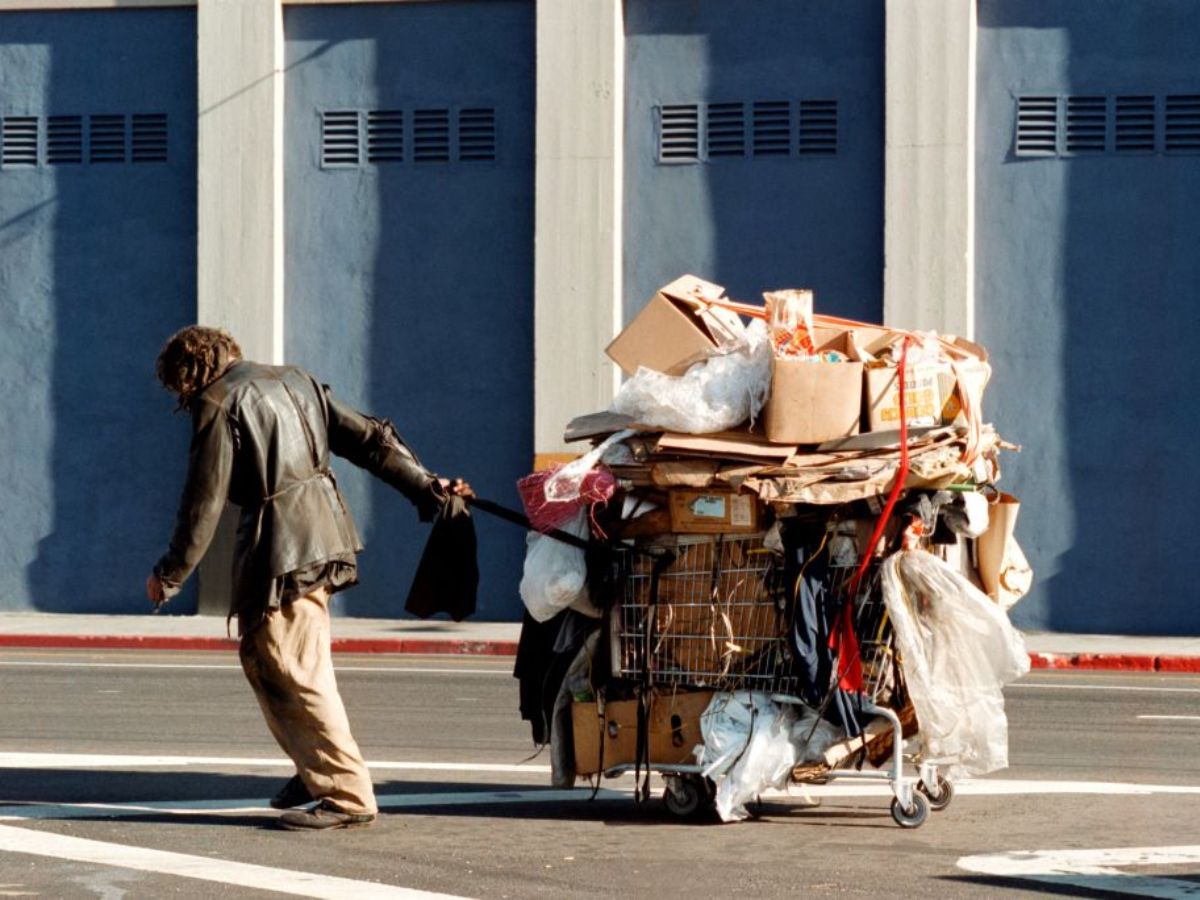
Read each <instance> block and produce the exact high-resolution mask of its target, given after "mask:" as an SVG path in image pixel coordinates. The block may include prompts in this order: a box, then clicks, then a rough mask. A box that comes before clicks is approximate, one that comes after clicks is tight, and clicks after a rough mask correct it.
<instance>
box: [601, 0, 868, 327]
mask: <svg viewBox="0 0 1200 900" xmlns="http://www.w3.org/2000/svg"><path fill="white" fill-rule="evenodd" d="M883 7H884V4H882V3H879V2H877V0H851V2H842V3H838V4H836V5H830V4H829V3H824V2H816V0H759V2H756V3H753V4H750V5H749V6H748V5H747V4H739V3H733V2H728V0H629V2H627V3H626V4H625V10H626V26H625V30H626V57H625V58H626V113H625V129H626V160H625V173H626V174H625V185H626V189H625V214H626V222H625V268H624V278H625V282H624V284H625V297H626V304H627V309H626V314H627V316H628V315H630V314H632V313H633V312H635V311H636V310H637V309H638V308H640V307H641V305H642V304H643V303H645V301H646V299H647V298H648V297H649V296H650V295H651V294H652V293H653V291H654V289H655V288H657V287H658V286H660V285H662V284H665V283H666V282H667V281H669V280H671V279H673V278H675V277H676V276H678V275H680V274H682V273H684V272H692V273H695V274H697V275H700V276H702V277H705V278H708V279H709V280H711V281H716V282H718V283H720V284H723V285H725V286H726V287H727V288H728V289H729V291H730V293H731V294H733V295H734V296H736V297H739V298H741V299H745V300H753V301H758V300H760V299H761V298H760V293H761V291H763V290H771V289H775V288H781V287H810V288H813V289H814V290H815V291H816V304H817V308H818V311H821V312H828V313H837V314H839V315H843V316H851V317H856V318H862V319H867V320H869V321H877V320H878V319H879V318H880V316H881V314H882V296H883V274H882V273H883ZM751 8H752V10H753V11H752V13H750V12H749V11H750V9H751Z"/></svg>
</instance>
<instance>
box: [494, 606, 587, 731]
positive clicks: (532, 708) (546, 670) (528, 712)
mask: <svg viewBox="0 0 1200 900" xmlns="http://www.w3.org/2000/svg"><path fill="white" fill-rule="evenodd" d="M597 626H598V623H597V622H596V620H594V619H589V618H588V617H587V616H583V615H580V614H579V613H577V612H575V611H574V610H570V609H566V610H563V611H562V612H560V613H559V614H558V615H557V616H555V617H554V618H552V619H547V620H546V621H545V622H539V621H537V620H536V619H534V618H533V616H531V615H529V613H528V612H526V613H525V616H524V619H523V620H522V622H521V637H520V639H519V640H518V642H517V659H516V663H515V664H514V667H513V677H514V678H516V679H517V680H518V681H519V683H520V684H519V689H518V690H519V695H520V700H519V702H520V708H521V718H522V719H524V720H525V721H527V722H529V725H530V728H531V730H532V732H533V742H534V743H535V744H548V743H549V742H550V722H551V718H552V716H553V713H554V701H555V700H556V699H557V697H558V691H559V688H560V687H562V682H563V678H564V677H565V676H566V674H567V669H568V668H570V666H571V661H572V660H574V659H575V657H576V655H578V653H579V648H580V647H582V646H583V642H584V640H585V639H586V638H587V636H588V634H590V633H591V632H593V631H595V630H596V628H597Z"/></svg>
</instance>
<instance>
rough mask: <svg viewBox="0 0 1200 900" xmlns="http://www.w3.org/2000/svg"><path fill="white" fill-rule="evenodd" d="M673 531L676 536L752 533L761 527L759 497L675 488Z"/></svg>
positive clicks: (671, 501)
mask: <svg viewBox="0 0 1200 900" xmlns="http://www.w3.org/2000/svg"><path fill="white" fill-rule="evenodd" d="M668 496H669V502H668V504H667V505H668V508H669V509H670V511H671V530H672V531H673V532H675V533H676V534H752V533H754V532H757V531H758V530H759V527H758V496H757V495H756V494H736V493H734V492H732V491H722V490H713V489H711V488H705V489H703V490H695V489H689V488H678V489H673V490H672V491H671V492H670V494H669V495H668Z"/></svg>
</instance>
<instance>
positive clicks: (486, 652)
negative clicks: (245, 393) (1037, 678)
mask: <svg viewBox="0 0 1200 900" xmlns="http://www.w3.org/2000/svg"><path fill="white" fill-rule="evenodd" d="M237 646H238V641H237V639H236V638H225V637H183V636H180V637H170V636H166V637H164V636H138V635H91V634H89V635H82V634H0V647H32V648H44V649H74V650H200V651H209V650H224V651H230V650H236V649H237ZM333 651H334V652H335V653H394V654H398V655H409V656H435V655H441V654H444V655H459V656H516V655H517V642H516V641H501V640H471V639H469V638H440V639H439V638H404V637H397V638H334V640H333ZM1029 664H1030V667H1031V668H1033V669H1074V670H1077V671H1106V672H1171V673H1183V674H1187V673H1193V674H1200V656H1153V655H1150V654H1131V653H1030V654H1029Z"/></svg>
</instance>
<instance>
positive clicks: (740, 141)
mask: <svg viewBox="0 0 1200 900" xmlns="http://www.w3.org/2000/svg"><path fill="white" fill-rule="evenodd" d="M704 149H705V152H706V153H707V154H708V158H709V159H720V158H721V157H731V156H732V157H739V158H740V157H744V156H745V155H746V105H745V104H744V103H710V104H708V123H707V127H706V128H705V130H704Z"/></svg>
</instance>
